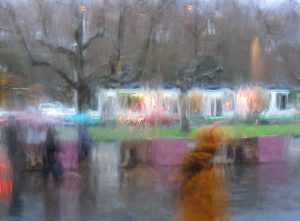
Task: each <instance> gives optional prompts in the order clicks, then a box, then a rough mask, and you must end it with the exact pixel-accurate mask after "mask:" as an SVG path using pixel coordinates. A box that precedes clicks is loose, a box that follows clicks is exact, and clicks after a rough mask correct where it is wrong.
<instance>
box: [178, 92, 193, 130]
mask: <svg viewBox="0 0 300 221" xmlns="http://www.w3.org/2000/svg"><path fill="white" fill-rule="evenodd" d="M179 98H180V99H179V103H180V129H181V131H182V132H189V131H190V125H189V121H188V119H187V117H186V110H187V93H186V92H182V93H181V94H180V96H179Z"/></svg>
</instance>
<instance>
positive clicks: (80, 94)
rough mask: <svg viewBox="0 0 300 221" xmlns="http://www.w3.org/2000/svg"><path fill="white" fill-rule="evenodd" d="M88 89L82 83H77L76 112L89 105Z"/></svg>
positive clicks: (83, 109)
mask: <svg viewBox="0 0 300 221" xmlns="http://www.w3.org/2000/svg"><path fill="white" fill-rule="evenodd" d="M89 100H90V90H89V88H88V86H87V85H86V84H84V83H81V84H79V87H78V88H77V107H78V112H83V111H85V110H86V109H88V107H89Z"/></svg>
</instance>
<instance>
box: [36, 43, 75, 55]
mask: <svg viewBox="0 0 300 221" xmlns="http://www.w3.org/2000/svg"><path fill="white" fill-rule="evenodd" d="M38 42H39V43H40V44H41V45H43V46H45V47H47V48H48V49H49V50H50V51H51V52H53V53H62V54H65V55H68V56H71V57H75V55H76V54H75V52H74V51H72V50H71V49H68V48H65V47H63V46H57V47H56V46H54V45H52V44H50V43H47V42H45V41H43V40H40V41H38Z"/></svg>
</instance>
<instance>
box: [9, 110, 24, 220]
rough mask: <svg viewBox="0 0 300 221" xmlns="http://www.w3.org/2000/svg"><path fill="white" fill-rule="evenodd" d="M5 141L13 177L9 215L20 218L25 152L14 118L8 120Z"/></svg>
mask: <svg viewBox="0 0 300 221" xmlns="http://www.w3.org/2000/svg"><path fill="white" fill-rule="evenodd" d="M5 141H6V145H7V154H8V157H9V161H10V165H11V169H12V175H13V176H12V177H13V185H12V196H11V202H10V207H9V213H10V215H12V216H19V215H20V214H21V210H22V207H23V201H22V199H21V194H22V186H23V176H22V173H21V171H22V169H24V163H25V151H24V148H23V145H22V142H21V138H20V134H19V131H18V126H17V123H16V120H15V118H14V117H12V116H11V117H9V118H8V124H7V126H6V128H5Z"/></svg>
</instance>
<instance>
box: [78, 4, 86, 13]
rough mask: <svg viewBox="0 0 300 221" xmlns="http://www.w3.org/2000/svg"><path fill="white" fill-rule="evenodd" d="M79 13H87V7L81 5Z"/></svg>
mask: <svg viewBox="0 0 300 221" xmlns="http://www.w3.org/2000/svg"><path fill="white" fill-rule="evenodd" d="M79 11H80V12H81V13H84V12H86V6H85V5H84V4H81V5H80V6H79Z"/></svg>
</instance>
